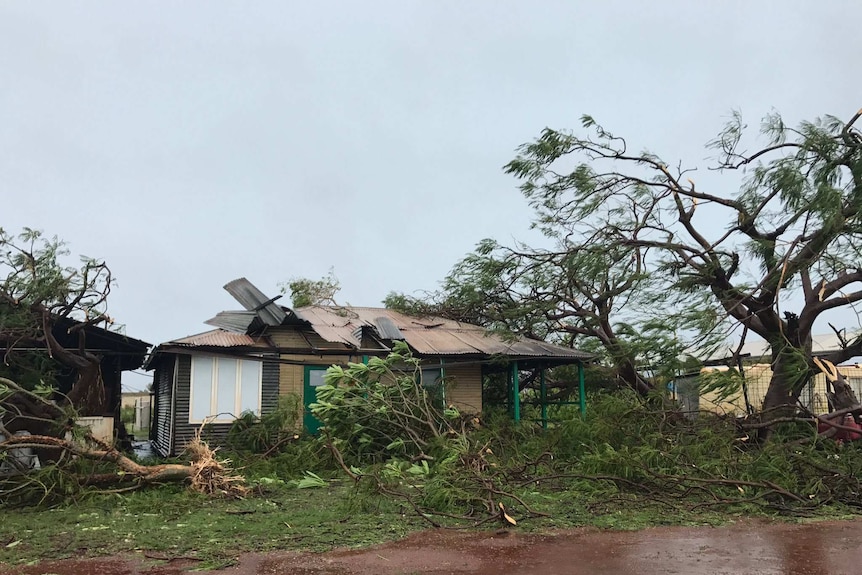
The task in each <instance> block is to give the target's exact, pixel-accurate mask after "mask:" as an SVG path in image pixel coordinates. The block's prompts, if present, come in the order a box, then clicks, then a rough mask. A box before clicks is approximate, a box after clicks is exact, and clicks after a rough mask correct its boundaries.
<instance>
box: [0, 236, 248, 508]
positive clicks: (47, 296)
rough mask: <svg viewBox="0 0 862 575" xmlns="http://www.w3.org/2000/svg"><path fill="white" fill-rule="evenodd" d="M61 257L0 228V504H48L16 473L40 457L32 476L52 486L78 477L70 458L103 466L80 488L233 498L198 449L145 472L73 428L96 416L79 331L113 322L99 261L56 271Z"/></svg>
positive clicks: (97, 401)
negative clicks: (172, 489) (177, 490)
mask: <svg viewBox="0 0 862 575" xmlns="http://www.w3.org/2000/svg"><path fill="white" fill-rule="evenodd" d="M66 256H68V251H67V250H66V249H65V247H64V244H63V242H61V241H60V240H58V239H57V238H56V237H55V238H46V237H44V236H43V235H42V233H41V232H39V231H37V230H32V229H25V230H24V231H23V232H22V233H21V234H19V235H17V236H15V235H11V234H9V233H7V232H5V231H3V230H2V229H0V348H2V351H3V362H2V364H0V483H2V485H0V491H3V492H6V495H4V498H3V500H0V503H8V502H9V497H10V496H11V495H10V494H15V496H16V501H21V502H26V501H31V500H32V499H33V497H31V496H35V498H36V500H39V499H40V498H44V497H46V496H50V495H51V493H50V492H51V491H52V489H53V487H52V486H53V485H55V482H54V481H53V480H46V479H45V478H42V479H39V478H30V471H31V470H28V469H26V467H27V464H28V463H30V462H31V461H32V460H28V458H31V457H32V455H31V454H33V453H42V454H43V455H45V456H46V457H47V459H48V460H49V461H50V462H51V464H50V465H48V466H46V468H45V469H43V470H42V472H43V473H47V474H51V473H54V474H55V479H56V477H57V474H60V475H62V474H67V475H69V474H71V475H75V473H76V471H77V470H80V469H81V466H80V465H79V464H78V462H77V461H76V459H77V460H81V459H85V460H91V461H94V462H99V463H100V464H107V465H108V466H109V468H108V469H104V468H100V469H96V468H88V469H87V470H86V473H85V474H83V476H82V477H77V478H75V479H76V480H77V479H80V480H81V481H78V484H80V485H84V484H105V483H107V484H117V483H129V482H137V483H138V484H145V483H153V482H162V481H170V480H189V481H191V482H192V484H193V485H196V486H198V487H199V488H201V489H202V490H205V491H206V490H210V488H211V487H213V488H214V489H215V490H221V491H234V492H238V491H241V490H242V487H241V486H240V485H239V481H238V480H237V478H236V477H232V476H230V474H229V473H228V472H227V471H228V470H227V469H226V468H225V467H224V466H223V464H222V463H221V462H218V461H216V460H215V458H214V457H213V453H212V451H211V450H209V448H208V447H206V445H204V444H200V445H198V446H197V447H198V449H197V450H196V452H195V453H192V459H193V464H192V465H182V464H165V465H155V466H146V465H140V464H138V463H137V462H135V461H134V460H133V459H131V458H129V457H128V456H127V455H126V454H124V453H122V452H121V451H120V450H118V449H116V448H115V447H114V446H112V445H108V444H106V443H103V442H101V441H99V440H98V439H96V438H94V437H92V436H91V435H90V434H89V433H88V431H87V430H86V429H83V428H80V427H78V426H77V425H76V424H75V420H76V417H77V415H78V414H79V413H89V414H93V413H96V414H101V413H104V412H105V410H106V389H105V382H104V380H103V378H102V372H101V365H102V363H101V362H102V357H101V356H100V353H99V352H98V351H95V350H93V349H92V348H90V347H88V345H87V340H86V337H87V331H88V329H87V328H90V327H97V326H106V327H107V326H110V325H111V324H112V323H113V320H112V319H111V318H110V316H109V315H108V311H107V300H108V295H109V294H110V291H111V287H112V285H113V284H112V276H111V271H110V269H109V268H108V266H107V265H106V264H105V263H104V262H101V261H97V260H94V259H91V258H81V261H82V264H81V267H80V268H76V267H70V266H66V265H63V264H62V260H63V259H64V258H65V257H66ZM58 328H59V330H60V331H63V330H64V331H63V333H64V337H63V338H62V339H63V340H64V342H65V343H61V341H60V339H61V338H58V337H57V334H58V333H59V331H58ZM65 336H70V337H65ZM69 341H71V342H72V344H71V345H70V344H69V343H68V342H69ZM61 373H64V374H69V373H71V376H72V377H71V379H72V384H71V386H70V388H69V390H68V392H66V393H60V392H59V390H58V385H57V383H58V378H59V376H60V374H61ZM73 456H74V457H73ZM118 471H119V472H120V473H118ZM40 492H42V493H41V495H40Z"/></svg>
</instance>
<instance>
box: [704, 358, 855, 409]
mask: <svg viewBox="0 0 862 575" xmlns="http://www.w3.org/2000/svg"><path fill="white" fill-rule="evenodd" d="M716 369H727V368H705V369H704V370H703V371H709V370H716ZM838 371H839V373H841V374H843V375H844V376H845V377H846V378H847V383H848V384H850V387H852V388H853V391H854V393H856V397H857V399H862V366H859V365H846V366H845V365H843V366H839V367H838ZM744 374H745V381H746V384H747V386H748V399H749V401H750V403H751V405H752V407H754V409H755V410H759V409H760V408H761V407H762V406H763V398H764V397H765V396H766V390H767V389H768V388H769V381H770V380H771V379H772V369H771V368H770V366H769V364H756V365H750V366H745V368H744ZM799 400H800V402H801V403H802V405H804V406H805V407H806V408H807V409H809V410H811V411H812V412H813V413H816V414H821V413H826V412H827V411H828V410H829V405H828V403H827V400H826V376H825V375H824V374H822V373H818V374H817V375H816V376H814V378H813V379H812V381H811V383H810V384H809V385H806V386H805V388H804V389H803V390H802V394H801V395H800V397H799ZM700 408H701V409H705V410H708V411H714V412H716V413H729V414H736V415H743V414H745V398H744V396H743V393H742V391H741V390H740V391H739V392H738V393H735V394H733V395H732V396H730V397H728V398H726V399H724V400H721V399H720V398H719V397H718V395H717V394H716V393H714V392H713V393H705V394H702V395H701V397H700Z"/></svg>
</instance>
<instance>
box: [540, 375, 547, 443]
mask: <svg viewBox="0 0 862 575" xmlns="http://www.w3.org/2000/svg"><path fill="white" fill-rule="evenodd" d="M539 397H540V398H541V401H542V429H548V390H547V388H546V387H545V368H544V367H543V368H542V371H540V372H539Z"/></svg>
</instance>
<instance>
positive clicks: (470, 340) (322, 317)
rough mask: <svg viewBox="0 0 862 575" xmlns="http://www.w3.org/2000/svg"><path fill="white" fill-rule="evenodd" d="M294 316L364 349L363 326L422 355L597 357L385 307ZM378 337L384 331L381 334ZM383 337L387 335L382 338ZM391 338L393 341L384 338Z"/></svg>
mask: <svg viewBox="0 0 862 575" xmlns="http://www.w3.org/2000/svg"><path fill="white" fill-rule="evenodd" d="M294 314H295V315H296V316H297V317H298V318H299V319H302V320H304V321H306V322H308V323H309V324H311V327H312V329H314V331H315V332H317V333H318V334H319V335H320V336H321V337H322V338H323V339H325V340H327V341H329V342H333V343H343V344H347V345H350V346H353V347H360V342H359V340H358V338H357V337H356V334H357V333H360V328H362V327H363V326H367V327H372V328H375V329H378V326H379V325H381V324H385V325H386V328H387V329H386V330H385V331H386V332H387V333H389V334H392V333H394V332H393V331H391V330H390V328H392V327H394V328H395V330H397V332H398V333H400V334H401V336H402V337H403V339H404V341H406V342H407V344H408V345H410V347H412V348H413V349H414V350H416V352H418V353H420V354H422V355H507V356H515V357H552V358H571V359H589V358H591V357H593V356H592V354H589V353H586V352H583V351H579V350H576V349H571V348H567V347H562V346H559V345H554V344H550V343H545V342H541V341H536V340H531V339H527V338H519V339H516V340H514V341H507V340H505V339H503V338H502V337H500V336H499V335H497V334H494V333H492V332H489V331H488V330H486V329H484V328H482V327H479V326H476V325H471V324H468V323H462V322H457V321H453V320H448V319H444V318H441V317H422V318H417V317H411V316H407V315H404V314H401V313H399V312H397V311H394V310H390V309H385V308H369V307H350V306H338V307H324V306H309V307H303V308H299V309H296V310H294ZM378 333H379V331H378ZM380 335H381V337H382V334H380ZM383 339H392V338H385V337H384V338H383Z"/></svg>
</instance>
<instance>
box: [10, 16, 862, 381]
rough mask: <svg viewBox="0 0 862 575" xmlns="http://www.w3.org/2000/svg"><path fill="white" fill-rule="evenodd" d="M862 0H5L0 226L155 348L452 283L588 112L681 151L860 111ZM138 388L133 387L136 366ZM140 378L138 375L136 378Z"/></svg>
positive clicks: (498, 232)
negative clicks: (290, 293)
mask: <svg viewBox="0 0 862 575" xmlns="http://www.w3.org/2000/svg"><path fill="white" fill-rule="evenodd" d="M860 16H862V4H859V3H856V2H850V1H842V2H838V1H833V2H823V1H821V2H802V1H796V2H790V1H786V0H785V1H774V2H742V1H738V2H720V3H719V2H711V3H706V2H682V1H680V2H649V3H647V2H592V3H582V2H551V1H543V2H529V3H528V2H501V1H496V0H495V1H485V2H440V1H434V2H432V1H430V0H429V1H427V2H407V1H392V2H374V1H365V2H339V3H335V2H302V3H300V2H254V3H250V2H230V3H228V2H218V1H206V2H134V3H133V2H120V1H111V2H24V1H23V0H22V1H18V2H9V1H2V0H0V193H2V204H0V205H2V217H0V226H2V227H3V228H5V229H6V230H7V231H17V230H19V229H20V228H21V227H22V226H30V227H36V228H40V229H43V230H44V231H45V232H46V233H48V234H51V235H54V234H56V235H58V236H59V237H61V238H63V239H64V240H66V241H67V242H68V243H69V247H70V249H71V250H72V252H73V253H74V254H78V253H82V254H86V255H89V256H94V257H98V258H104V259H105V260H106V261H107V262H108V264H109V265H110V267H111V268H112V270H113V272H114V274H115V276H116V277H117V281H118V285H117V287H116V289H115V290H114V292H113V294H112V296H113V300H112V302H111V312H112V314H113V315H115V316H116V317H117V319H118V320H119V321H120V322H122V323H125V324H126V326H127V333H128V334H129V335H130V336H133V337H137V338H140V339H144V340H146V341H149V342H151V343H159V342H162V341H166V340H169V339H174V338H177V337H180V336H184V335H187V334H191V333H196V332H200V331H203V330H205V329H207V326H205V325H203V323H202V322H203V320H205V319H207V318H209V317H211V316H213V315H214V314H215V313H216V312H218V311H220V310H222V309H230V308H236V307H237V305H236V304H235V303H234V302H233V300H232V299H231V298H230V296H229V295H228V294H227V293H226V292H224V291H223V290H222V288H221V286H222V285H223V284H224V283H226V282H227V281H229V280H231V279H234V278H236V277H239V276H246V277H248V278H249V279H250V280H251V281H252V282H254V283H255V284H256V285H257V286H258V287H260V288H261V289H262V290H263V291H264V292H266V293H269V294H272V295H275V294H276V293H277V287H276V286H277V283H278V282H280V281H285V280H289V279H290V278H293V277H300V276H304V277H313V278H317V277H321V276H323V275H325V274H326V272H327V271H328V270H329V268H330V267H334V269H335V273H336V275H337V276H338V278H339V279H340V280H341V283H342V286H343V289H342V293H341V299H342V300H343V301H347V302H350V303H352V304H355V305H378V304H379V303H380V301H381V299H382V298H383V297H384V296H385V295H386V294H387V293H388V292H389V291H393V290H395V291H404V292H414V291H416V290H425V289H433V288H435V287H436V285H437V282H438V281H439V280H440V279H442V278H443V276H444V275H445V274H446V272H447V271H448V270H449V269H450V267H451V266H452V265H453V264H454V263H455V262H456V261H458V260H459V259H460V258H461V257H462V256H463V255H465V254H466V253H467V252H469V251H470V250H471V249H472V248H473V246H474V245H475V243H476V242H477V241H478V240H480V239H482V238H484V237H496V238H498V239H500V240H502V241H504V242H505V241H510V240H511V239H512V238H525V237H528V232H527V230H526V229H527V227H528V226H529V222H530V211H529V209H528V208H527V206H526V203H525V201H524V199H523V198H522V196H521V195H520V193H519V192H518V190H517V188H516V182H515V181H514V180H513V179H512V178H511V177H509V176H506V175H505V174H503V173H502V170H501V166H503V164H505V163H506V162H507V161H509V160H510V159H512V157H513V155H514V149H515V148H516V147H517V146H518V145H519V144H521V143H524V142H526V141H528V140H530V139H531V138H533V137H534V136H536V135H538V133H539V131H540V130H541V129H542V128H544V127H545V126H550V127H554V128H569V127H572V128H574V127H576V126H577V125H578V119H579V117H580V115H581V114H584V113H589V114H591V115H593V116H594V117H596V119H598V120H599V121H600V122H601V123H602V124H604V125H605V126H606V127H608V128H610V129H611V130H612V131H614V132H617V133H619V134H620V135H625V136H626V137H627V139H628V140H629V142H630V144H631V145H632V146H633V147H634V148H635V149H640V148H643V147H649V148H650V150H652V151H654V152H657V153H659V154H660V155H661V156H662V157H664V158H665V159H666V160H667V161H675V160H676V159H678V158H683V159H684V160H686V162H687V164H689V165H695V164H697V163H700V162H701V161H702V160H703V158H705V157H706V156H707V152H706V151H705V150H704V149H703V144H704V143H705V142H706V141H708V140H709V139H710V138H711V137H712V136H714V134H715V133H716V131H717V130H718V129H719V128H720V126H721V125H722V123H723V121H724V119H725V118H726V117H727V115H728V112H729V111H730V110H731V109H740V110H741V111H742V112H743V114H744V116H745V117H746V118H747V119H748V120H749V121H751V122H752V123H756V122H757V121H758V120H759V118H760V117H761V116H762V115H763V114H765V113H767V112H769V111H771V110H772V109H773V108H774V109H776V110H778V111H779V112H781V113H783V114H784V115H785V117H786V119H788V120H789V122H790V123H796V122H797V121H798V120H799V119H802V118H813V117H815V116H817V115H821V114H824V113H831V114H835V115H838V116H841V117H849V116H850V115H852V113H853V112H855V111H856V110H857V109H858V108H859V107H860V106H862V76H860V74H859V57H860V56H862V34H860V33H859V25H860V21H862V19H860ZM132 381H137V380H132ZM133 387H140V385H138V384H137V383H135V384H133Z"/></svg>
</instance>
